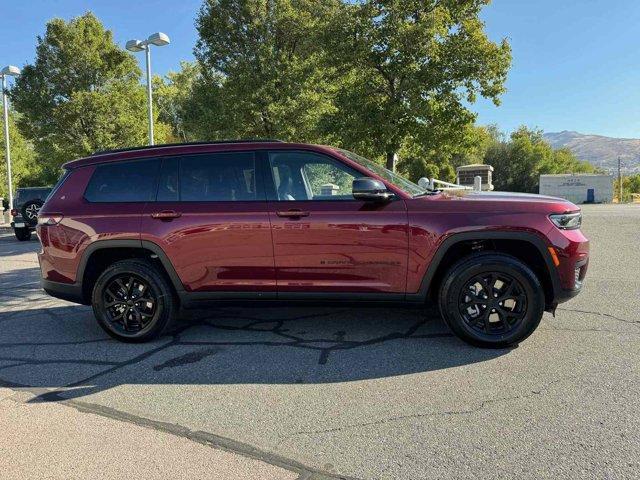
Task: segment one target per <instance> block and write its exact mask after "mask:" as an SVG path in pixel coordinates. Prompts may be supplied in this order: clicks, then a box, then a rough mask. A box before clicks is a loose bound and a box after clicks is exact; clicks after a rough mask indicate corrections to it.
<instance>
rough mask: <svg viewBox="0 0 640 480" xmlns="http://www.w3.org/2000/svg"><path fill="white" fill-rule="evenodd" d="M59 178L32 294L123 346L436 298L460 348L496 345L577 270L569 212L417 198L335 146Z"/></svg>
mask: <svg viewBox="0 0 640 480" xmlns="http://www.w3.org/2000/svg"><path fill="white" fill-rule="evenodd" d="M65 168H66V174H65V175H64V177H63V179H62V180H61V182H60V183H59V184H58V185H57V186H56V187H55V190H54V191H53V193H52V194H51V195H50V197H49V199H48V200H47V202H46V203H45V205H44V206H43V207H42V209H41V210H40V216H39V218H38V235H39V237H40V240H41V242H42V251H41V253H40V254H39V261H40V268H41V270H42V285H43V287H44V289H45V290H46V291H47V292H48V293H50V294H51V295H54V296H57V297H60V298H63V299H66V300H70V301H73V302H77V303H82V304H87V305H89V304H90V305H92V306H93V310H94V313H95V316H96V318H97V320H98V322H99V324H100V326H101V327H102V328H103V329H104V330H105V331H106V332H107V333H108V334H110V335H111V336H113V337H115V338H117V339H120V340H123V341H145V340H149V339H151V338H154V337H156V336H158V335H160V334H162V332H163V331H165V329H166V328H167V326H168V325H169V323H170V322H171V320H172V319H173V318H175V317H176V314H177V312H178V309H179V308H193V307H202V306H205V305H207V304H210V303H213V304H216V305H219V304H222V303H225V302H226V303H228V302H238V301H240V302H247V301H261V302H262V301H264V302H268V301H279V302H285V303H291V302H307V301H317V300H322V301H324V302H329V301H331V302H343V301H348V302H360V303H366V304H369V305H372V304H381V303H389V302H391V303H403V304H411V305H424V304H425V303H426V302H427V301H434V302H436V303H437V304H438V305H439V307H440V311H441V313H442V316H443V318H444V320H445V321H446V323H447V324H448V325H449V326H450V328H451V329H452V330H453V331H454V332H455V333H456V334H457V335H458V336H459V337H460V338H462V339H464V340H465V341H467V342H470V343H472V344H475V345H481V346H490V347H504V346H507V345H510V344H514V343H517V342H520V341H521V340H523V339H525V338H526V337H528V336H529V335H530V334H531V333H532V332H533V331H534V330H535V328H536V327H537V326H538V324H539V322H540V319H541V317H542V314H543V312H544V311H545V310H547V311H554V310H555V308H556V306H557V304H558V303H560V302H563V301H566V300H568V299H570V298H571V297H573V296H574V295H576V294H577V293H578V292H579V291H580V289H581V286H582V282H583V279H584V277H585V274H586V271H587V264H588V251H589V243H588V241H587V239H586V238H585V237H584V236H583V234H582V233H581V231H580V229H579V228H580V223H581V212H580V209H579V208H578V207H576V206H575V205H573V204H572V203H570V202H567V201H565V200H562V199H558V198H552V197H543V196H539V195H523V194H508V193H469V194H467V195H448V194H445V193H442V192H439V191H430V190H425V189H424V188H421V187H419V186H418V185H415V184H413V183H411V182H409V181H407V180H405V179H404V178H402V177H400V176H398V175H396V174H394V173H392V172H390V171H388V170H386V169H384V168H382V167H381V166H379V165H378V164H376V163H374V162H371V161H369V160H367V159H364V158H362V157H360V156H358V155H356V154H354V153H351V152H348V151H345V150H341V149H338V148H332V147H327V146H318V145H305V144H290V143H281V142H273V141H263V142H221V143H204V144H186V145H167V146H156V147H145V148H138V149H130V150H125V151H112V152H106V153H99V154H96V155H93V156H91V157H88V158H83V159H80V160H76V161H73V162H70V163H67V164H66V165H65Z"/></svg>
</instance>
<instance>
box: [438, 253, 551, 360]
mask: <svg viewBox="0 0 640 480" xmlns="http://www.w3.org/2000/svg"><path fill="white" fill-rule="evenodd" d="M438 303H439V305H440V313H441V314H442V317H443V319H444V321H445V322H446V323H447V325H448V326H449V327H450V328H451V330H453V332H454V333H455V334H456V335H457V336H458V337H460V338H461V339H462V340H464V341H465V342H467V343H470V344H472V345H476V346H481V347H490V348H504V347H508V346H510V345H514V344H517V343H518V342H521V341H522V340H524V339H525V338H527V337H528V336H529V335H531V334H532V333H533V332H534V330H535V329H536V327H537V326H538V325H539V323H540V320H541V319H542V315H543V313H544V307H545V295H544V289H543V287H542V283H541V282H540V279H539V278H538V277H537V276H536V274H535V273H534V272H533V271H532V270H531V268H529V267H528V266H527V265H526V264H525V263H523V262H522V261H521V260H519V259H517V258H515V257H512V256H511V255H507V254H503V253H498V252H480V253H475V254H471V255H468V256H467V257H464V258H462V259H461V260H459V261H458V262H457V263H455V264H454V265H453V266H452V267H451V268H450V269H449V271H448V272H447V273H446V274H445V276H444V278H443V279H442V282H441V284H440V291H439V296H438Z"/></svg>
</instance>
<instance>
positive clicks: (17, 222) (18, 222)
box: [11, 216, 36, 230]
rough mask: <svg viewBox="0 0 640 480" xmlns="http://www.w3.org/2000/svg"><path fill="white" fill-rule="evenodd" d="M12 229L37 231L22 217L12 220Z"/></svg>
mask: <svg viewBox="0 0 640 480" xmlns="http://www.w3.org/2000/svg"><path fill="white" fill-rule="evenodd" d="M11 228H28V229H29V230H35V229H36V227H35V226H31V225H29V224H28V223H27V222H25V221H24V219H23V218H22V217H20V216H17V217H13V220H11Z"/></svg>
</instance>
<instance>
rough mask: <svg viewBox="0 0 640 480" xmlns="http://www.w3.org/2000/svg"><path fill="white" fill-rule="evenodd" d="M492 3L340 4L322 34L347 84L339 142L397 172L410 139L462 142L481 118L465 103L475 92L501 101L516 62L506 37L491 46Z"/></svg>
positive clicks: (338, 115)
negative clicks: (486, 16) (488, 11)
mask: <svg viewBox="0 0 640 480" xmlns="http://www.w3.org/2000/svg"><path fill="white" fill-rule="evenodd" d="M488 3H489V0H427V1H425V0H363V1H361V2H354V3H345V4H343V5H342V7H341V9H340V11H338V12H337V13H336V14H335V15H334V17H333V19H332V21H331V22H329V23H328V28H327V29H326V31H325V40H326V46H327V49H328V51H329V52H330V53H331V54H330V56H329V58H331V60H332V61H331V65H332V66H334V68H336V69H337V70H338V71H340V73H341V75H342V79H343V82H342V83H341V88H340V90H339V92H338V95H337V98H336V107H337V109H336V110H335V114H334V115H332V116H331V118H330V119H329V120H328V122H327V125H328V128H329V130H330V131H332V132H333V133H334V135H335V136H336V137H338V138H339V139H340V140H341V141H340V143H341V144H343V145H345V146H347V147H351V148H356V149H359V150H360V151H365V152H376V154H377V155H381V154H382V155H384V156H385V158H386V165H387V167H388V168H391V169H392V168H394V158H395V155H396V154H397V153H398V151H399V150H400V149H401V148H402V147H403V146H404V144H405V143H407V142H409V141H410V142H413V143H418V144H420V145H422V147H421V148H422V149H423V150H427V151H429V150H433V151H437V150H439V149H440V148H441V147H442V146H447V145H457V144H460V143H461V142H462V141H463V138H462V137H463V136H464V131H465V129H466V128H468V126H469V125H470V124H472V123H473V120H474V118H475V115H474V114H473V113H472V112H471V111H470V110H469V109H468V108H467V106H466V104H467V103H473V102H474V101H475V100H476V98H477V96H478V95H481V96H483V97H485V98H488V99H491V100H492V101H493V102H494V103H496V104H498V103H499V97H500V95H501V94H502V93H503V92H504V90H505V88H504V82H505V79H506V75H507V71H508V69H509V66H510V63H511V50H510V47H509V45H508V43H507V42H506V40H503V41H502V42H501V43H499V44H496V43H494V42H492V41H490V40H489V39H488V38H487V36H486V34H485V32H484V24H483V23H482V21H481V20H480V19H479V14H480V11H481V9H482V7H484V6H485V5H486V4H488ZM377 155H376V156H377ZM427 162H428V163H432V162H431V161H430V160H427Z"/></svg>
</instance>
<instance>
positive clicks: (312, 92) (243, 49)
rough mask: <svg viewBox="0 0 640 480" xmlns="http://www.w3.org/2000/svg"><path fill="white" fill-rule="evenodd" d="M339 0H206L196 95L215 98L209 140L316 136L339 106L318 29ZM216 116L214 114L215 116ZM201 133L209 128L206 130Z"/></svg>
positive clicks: (305, 138)
mask: <svg viewBox="0 0 640 480" xmlns="http://www.w3.org/2000/svg"><path fill="white" fill-rule="evenodd" d="M338 5H339V1H338V0H326V1H323V2H318V1H316V0H206V1H205V2H204V5H203V6H202V8H201V10H200V13H199V15H198V17H197V19H196V26H197V29H198V33H199V34H200V39H199V40H198V43H197V45H196V49H195V55H196V58H197V59H198V61H199V63H200V66H201V68H202V77H201V78H200V79H199V81H198V84H197V85H196V88H195V89H194V94H195V97H196V98H202V99H208V100H212V99H211V93H212V92H215V96H216V98H215V100H213V101H212V102H211V105H210V106H211V108H210V111H213V112H215V114H212V113H210V114H208V115H205V116H204V118H206V119H208V120H211V121H212V122H211V123H210V124H209V126H208V129H209V130H208V131H209V135H206V138H210V137H211V136H213V135H220V136H222V137H231V138H242V137H262V138H281V139H284V140H297V141H316V140H318V129H317V124H318V122H319V121H320V119H321V117H322V116H323V115H326V114H327V113H329V112H331V111H332V110H333V108H334V107H333V103H332V98H333V91H334V89H335V87H336V84H335V82H333V81H332V74H333V72H332V70H331V69H330V68H323V65H322V64H321V61H322V58H323V52H322V50H321V49H320V48H319V43H318V41H319V32H320V31H321V28H320V26H321V24H322V22H324V21H326V19H327V18H329V12H331V11H332V10H333V9H336V8H337V6H338ZM212 117H215V118H212ZM199 130H200V132H201V133H205V134H206V133H207V132H203V131H202V130H203V129H202V128H200V129H199Z"/></svg>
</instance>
